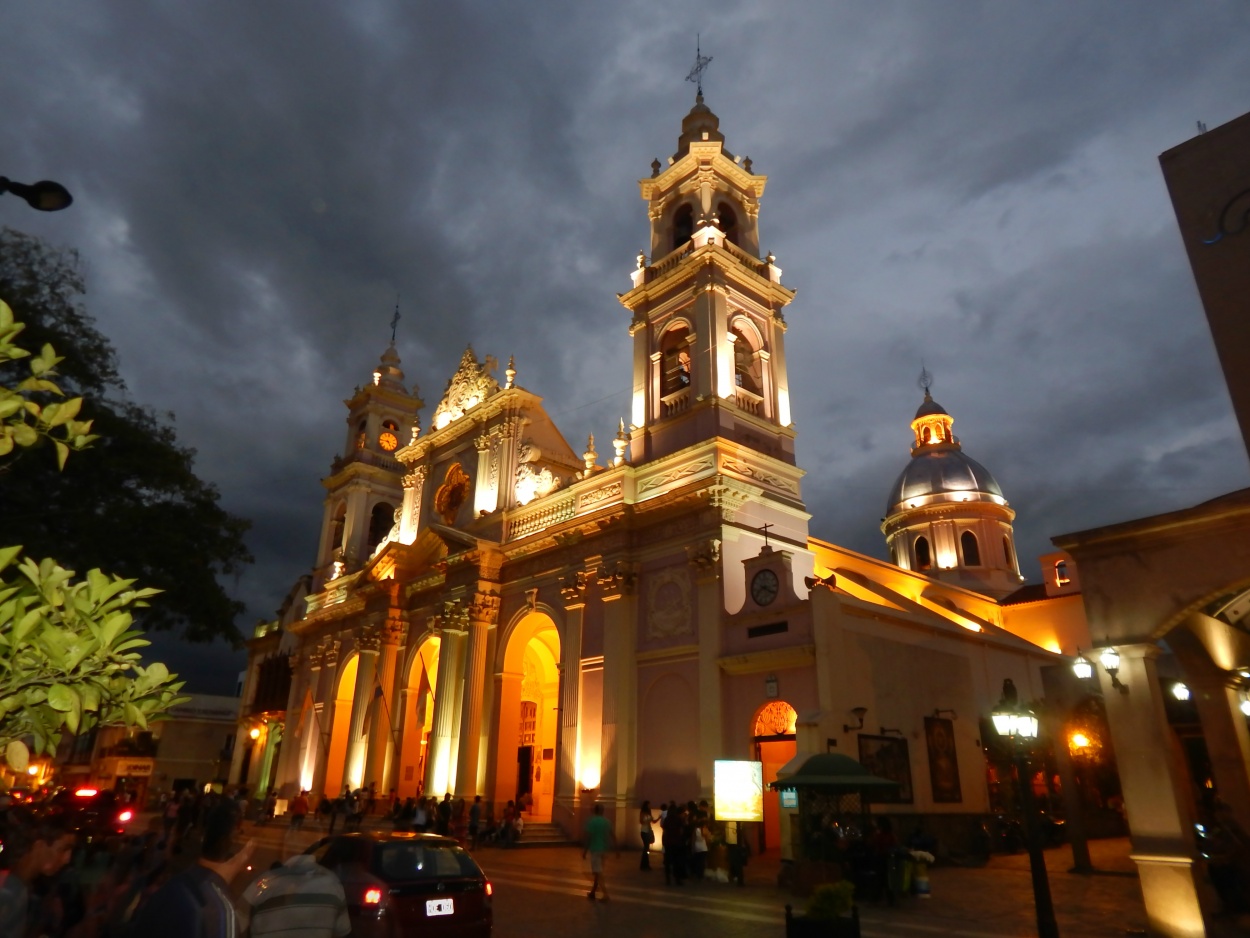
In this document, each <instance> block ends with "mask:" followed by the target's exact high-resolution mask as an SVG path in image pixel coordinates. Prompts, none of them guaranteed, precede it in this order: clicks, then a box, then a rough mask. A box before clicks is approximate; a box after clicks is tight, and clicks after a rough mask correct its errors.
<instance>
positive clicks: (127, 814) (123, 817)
mask: <svg viewBox="0 0 1250 938" xmlns="http://www.w3.org/2000/svg"><path fill="white" fill-rule="evenodd" d="M134 816H135V813H134V812H133V811H130V810H126V811H123V812H122V813H121V814H119V815H117V821H118V823H120V824H125V823H126V822H127V821H129V820H131V819H132V818H133V817H134Z"/></svg>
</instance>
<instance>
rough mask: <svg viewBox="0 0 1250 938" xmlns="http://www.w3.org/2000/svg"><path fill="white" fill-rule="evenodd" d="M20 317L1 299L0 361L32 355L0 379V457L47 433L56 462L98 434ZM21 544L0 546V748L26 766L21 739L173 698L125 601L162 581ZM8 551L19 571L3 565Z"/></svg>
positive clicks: (41, 742) (148, 710) (161, 706)
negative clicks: (25, 554)
mask: <svg viewBox="0 0 1250 938" xmlns="http://www.w3.org/2000/svg"><path fill="white" fill-rule="evenodd" d="M22 328H23V327H22V325H21V324H20V323H17V322H15V321H14V320H13V315H12V312H11V310H10V309H9V307H8V305H7V304H5V303H4V302H3V301H2V300H0V362H15V361H21V360H23V359H29V362H28V363H27V365H28V368H29V370H30V377H28V378H25V379H23V380H22V381H20V382H19V383H18V384H17V385H16V386H15V387H12V388H10V387H6V386H4V385H0V415H2V416H0V457H9V458H8V459H6V460H5V461H4V462H3V463H0V465H8V464H10V463H11V462H12V454H13V453H14V452H15V451H17V452H21V450H22V449H29V448H32V447H35V446H36V445H37V444H39V443H40V442H42V441H51V443H52V444H53V446H54V447H55V450H56V461H57V465H58V467H59V468H63V467H64V466H65V461H66V459H67V458H68V457H69V453H70V450H71V449H83V448H85V447H86V446H88V445H89V444H90V443H91V442H92V441H93V440H94V439H95V438H94V437H92V436H91V435H90V432H89V431H90V429H91V424H90V422H89V421H80V420H77V419H76V417H77V415H78V413H79V411H80V409H81V407H82V399H81V398H71V399H68V400H66V399H65V395H64V394H63V393H62V391H61V389H60V388H59V387H58V386H57V384H56V383H55V382H54V381H52V378H53V377H55V374H56V372H55V370H54V369H55V366H56V364H57V363H58V362H59V361H60V358H59V357H58V356H57V354H56V352H55V351H54V350H53V348H52V346H50V345H47V344H45V345H44V346H43V349H42V350H41V351H40V353H39V355H38V356H34V357H31V355H30V353H29V352H28V351H26V350H25V349H24V348H22V347H21V346H20V345H18V344H17V343H16V341H15V339H16V337H17V336H18V335H19V334H20V333H21V331H22ZM21 553H22V548H21V547H4V548H0V752H3V754H4V757H5V760H6V761H7V762H8V763H9V765H10V766H11V767H12V768H14V769H15V770H17V771H19V772H21V771H24V770H25V769H26V766H27V762H28V760H29V757H30V751H29V748H28V747H27V745H26V740H27V739H29V740H31V742H32V743H33V745H34V747H35V751H36V752H44V753H48V754H53V753H55V752H56V747H57V744H58V743H59V742H60V740H61V734H62V731H64V730H68V731H69V732H70V733H79V732H85V731H89V730H91V729H92V728H93V727H95V726H97V725H99V724H102V723H103V724H122V725H126V726H140V727H144V728H146V727H147V725H148V721H149V719H155V718H159V716H160V715H161V714H163V713H164V712H165V711H167V710H168V709H169V708H170V707H172V706H173V705H174V704H176V703H178V702H179V700H180V698H179V697H178V696H177V694H178V691H179V690H180V689H181V688H182V684H181V683H178V682H175V681H174V680H173V676H172V675H171V674H170V673H169V671H168V669H167V668H166V667H165V666H164V665H163V664H160V663H155V664H150V665H148V666H147V667H144V666H143V665H142V664H141V663H140V655H139V651H138V650H139V649H140V648H143V647H145V646H147V645H148V644H149V643H148V641H147V640H146V639H144V638H142V637H141V635H140V633H138V632H136V631H133V630H131V627H130V626H131V624H132V623H133V621H134V619H133V615H132V612H131V611H132V610H133V609H138V608H141V607H143V606H145V605H146V604H147V603H146V600H147V599H149V598H150V597H152V596H155V595H156V594H157V593H158V592H159V590H154V589H139V590H136V589H134V581H133V580H126V579H122V578H121V577H109V576H105V575H104V574H103V573H101V572H100V571H99V570H91V571H90V572H89V573H88V574H87V578H86V580H83V581H78V582H75V581H74V579H73V576H74V574H73V573H72V572H71V571H69V570H66V569H65V568H64V567H62V566H60V565H59V564H57V563H56V561H54V560H51V559H48V560H44V561H43V562H42V563H35V561H34V560H31V559H30V558H22V559H20V560H19V558H20V556H21ZM15 561H19V562H18V564H17V573H16V575H10V574H6V573H5V571H6V570H7V569H8V568H10V567H11V566H12V565H13V563H14V562H15Z"/></svg>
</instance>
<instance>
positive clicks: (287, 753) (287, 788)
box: [273, 651, 305, 798]
mask: <svg viewBox="0 0 1250 938" xmlns="http://www.w3.org/2000/svg"><path fill="white" fill-rule="evenodd" d="M304 658H305V656H304V655H301V654H300V653H299V652H298V651H295V652H292V653H291V654H290V655H289V656H288V657H287V665H288V666H289V667H290V669H291V688H290V690H289V691H288V692H287V695H286V710H285V711H283V716H282V724H281V725H282V739H283V740H284V741H286V742H287V745H285V746H283V747H282V752H281V753H279V755H278V768H277V771H276V772H275V773H274V782H273V784H274V787H275V788H277V789H278V797H280V798H291V797H293V796H294V794H295V790H294V789H295V788H296V786H297V785H298V784H299V780H298V774H299V768H298V766H299V763H298V758H299V753H300V747H299V746H298V745H296V744H295V743H296V740H297V739H298V738H299V720H300V712H299V700H300V691H301V690H302V689H303V681H302V680H301V678H302V676H303V669H302V668H301V666H300V665H301V661H302V660H303V659H304Z"/></svg>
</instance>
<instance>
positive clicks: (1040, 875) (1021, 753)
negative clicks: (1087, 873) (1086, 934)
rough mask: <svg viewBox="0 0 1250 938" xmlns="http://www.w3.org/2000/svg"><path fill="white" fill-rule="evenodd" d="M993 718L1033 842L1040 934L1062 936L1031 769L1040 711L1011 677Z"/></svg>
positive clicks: (1031, 853)
mask: <svg viewBox="0 0 1250 938" xmlns="http://www.w3.org/2000/svg"><path fill="white" fill-rule="evenodd" d="M990 718H991V719H992V720H993V722H994V729H995V730H996V731H997V732H998V735H999V736H1003V737H1006V738H1007V740H1008V741H1009V742H1010V744H1011V758H1012V763H1013V765H1014V767H1015V770H1016V788H1017V790H1018V791H1019V792H1020V808H1021V811H1023V813H1024V836H1025V839H1026V840H1027V841H1028V845H1029V872H1030V874H1031V875H1032V879H1033V903H1034V905H1035V906H1036V908H1037V934H1038V936H1039V938H1059V925H1058V923H1056V921H1055V906H1054V903H1053V902H1052V901H1051V897H1050V879H1049V878H1048V877H1047V875H1046V857H1045V855H1044V854H1043V853H1042V839H1041V833H1040V831H1039V830H1038V824H1037V805H1036V804H1035V803H1034V800H1033V777H1032V773H1031V772H1030V771H1029V763H1028V753H1027V750H1028V747H1029V746H1030V745H1031V744H1032V742H1033V740H1035V739H1037V726H1038V723H1037V714H1036V713H1034V712H1033V711H1032V710H1030V709H1029V708H1028V707H1025V706H1023V705H1022V704H1021V703H1020V702H1019V700H1018V698H1017V692H1016V688H1015V684H1013V683H1012V681H1011V679H1010V678H1008V679H1007V680H1005V681H1003V696H1002V699H1001V700H1000V701H999V702H998V706H996V707H995V708H994V710H993V712H992V713H991V714H990Z"/></svg>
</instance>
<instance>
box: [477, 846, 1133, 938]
mask: <svg viewBox="0 0 1250 938" xmlns="http://www.w3.org/2000/svg"><path fill="white" fill-rule="evenodd" d="M1091 847H1092V851H1091V852H1092V853H1093V854H1094V857H1093V859H1094V863H1095V865H1096V866H1097V867H1098V868H1099V869H1100V871H1105V872H1100V873H1099V874H1098V875H1093V876H1078V875H1075V874H1070V873H1068V872H1066V871H1067V869H1068V868H1069V867H1070V866H1071V854H1070V853H1069V851H1068V850H1067V848H1057V849H1054V850H1048V851H1047V856H1046V860H1047V868H1048V870H1049V871H1050V882H1051V891H1052V894H1053V896H1054V904H1055V912H1056V918H1057V919H1058V923H1059V930H1060V933H1061V934H1062V935H1063V936H1064V938H1111V936H1116V938H1123V936H1125V935H1132V934H1135V933H1136V934H1142V935H1144V934H1145V924H1146V917H1145V912H1144V908H1143V904H1142V899H1141V889H1140V887H1139V885H1138V880H1137V877H1136V874H1135V873H1133V871H1132V867H1133V864H1132V862H1131V861H1130V860H1129V859H1128V841H1127V840H1126V839H1121V840H1114V841H1102V842H1099V843H1097V844H1092V845H1091ZM477 859H478V861H479V862H480V863H481V864H482V866H483V868H484V869H485V870H486V871H487V873H488V874H489V875H490V876H491V878H492V880H493V881H495V882H496V884H497V889H498V893H497V895H499V896H501V897H502V896H503V895H504V891H505V890H526V891H545V892H554V893H562V894H567V895H571V896H580V895H581V894H583V893H584V891H585V888H586V886H585V880H586V875H587V874H586V872H585V869H584V864H583V863H582V860H581V852H580V850H570V849H563V850H560V849H550V850H546V849H544V850H533V851H529V852H528V853H527V854H526V855H525V856H524V858H520V857H518V856H517V855H515V854H512V853H509V852H507V851H496V850H488V851H479V853H478V854H477ZM611 862H612V867H613V868H612V870H611V878H612V882H613V884H614V885H613V896H614V899H615V900H616V901H617V902H621V903H627V904H630V905H642V906H651V907H654V908H656V909H657V910H662V909H664V908H681V909H683V910H685V911H693V912H699V913H702V914H704V915H707V916H714V917H723V918H724V919H725V920H726V924H728V922H729V921H730V920H736V921H737V922H739V923H747V922H749V923H754V926H753V927H754V932H753V933H755V934H759V935H780V934H781V933H782V929H783V928H784V925H783V918H784V910H785V906H786V905H787V904H790V905H792V906H793V907H794V909H795V911H796V912H800V911H802V909H803V908H804V906H805V900H803V899H800V898H797V897H795V896H793V895H791V894H790V893H789V892H788V891H786V890H782V889H779V888H777V886H776V882H777V872H778V870H779V869H780V866H781V863H780V860H779V859H778V858H777V857H775V856H768V855H766V856H764V857H753V858H752V859H751V862H750V864H749V865H748V867H747V884H746V886H745V887H739V886H734V885H728V884H721V883H716V882H712V881H706V882H702V883H699V884H688V885H686V886H683V887H681V888H674V887H666V886H665V885H664V881H663V878H662V874H657V873H656V872H652V873H650V874H647V873H642V872H639V871H638V870H637V860H636V852H627V853H625V854H623V855H622V857H621V858H620V859H619V860H616V859H613V860H612V861H611ZM930 883H931V887H932V898H930V899H918V898H914V897H906V898H904V899H902V900H901V901H900V902H899V903H898V904H897V905H896V906H893V907H891V906H887V905H884V904H880V905H877V904H871V903H865V904H861V906H860V917H861V922H862V927H863V933H864V935H865V936H866V938H902V936H916V938H933V936H935V935H945V936H953V938H1004V936H1020V938H1028V936H1035V935H1036V934H1037V931H1036V924H1035V921H1036V920H1035V912H1034V905H1033V892H1032V881H1031V879H1030V876H1029V866H1028V857H1027V855H1025V854H1017V855H1015V856H998V857H995V858H994V859H993V860H991V862H990V863H989V864H988V865H986V866H985V867H982V868H979V869H970V868H959V867H942V866H937V867H934V868H933V869H931V870H930ZM772 923H775V925H776V927H775V928H773V927H772Z"/></svg>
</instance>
